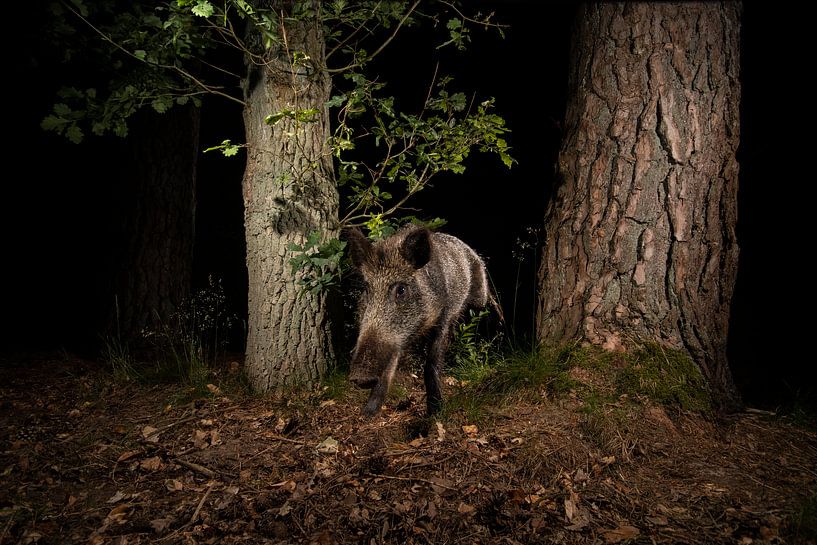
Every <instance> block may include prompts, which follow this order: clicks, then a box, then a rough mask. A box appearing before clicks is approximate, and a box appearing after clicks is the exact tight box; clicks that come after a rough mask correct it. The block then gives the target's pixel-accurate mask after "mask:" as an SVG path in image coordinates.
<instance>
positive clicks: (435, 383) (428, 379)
mask: <svg viewBox="0 0 817 545" xmlns="http://www.w3.org/2000/svg"><path fill="white" fill-rule="evenodd" d="M449 340H450V339H449V336H448V334H447V329H446V330H443V331H440V332H438V333H437V335H436V337H435V338H434V340H433V341H432V342H431V347H430V349H429V351H428V358H427V359H426V362H425V365H424V366H423V379H424V381H425V385H426V407H427V408H428V414H429V416H432V415H435V414H437V413H438V412H440V409H441V408H442V405H443V391H442V381H441V380H440V370H441V369H442V367H443V362H444V361H445V353H446V351H447V350H448V343H449Z"/></svg>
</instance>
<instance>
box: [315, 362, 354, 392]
mask: <svg viewBox="0 0 817 545" xmlns="http://www.w3.org/2000/svg"><path fill="white" fill-rule="evenodd" d="M348 391H349V373H348V371H347V370H345V369H341V368H340V367H339V366H335V367H333V368H332V369H331V370H330V371H329V372H328V373H326V375H325V376H324V377H323V380H322V381H321V397H322V398H323V399H340V398H342V397H343V396H345V395H346V393H347V392H348Z"/></svg>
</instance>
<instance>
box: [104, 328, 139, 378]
mask: <svg viewBox="0 0 817 545" xmlns="http://www.w3.org/2000/svg"><path fill="white" fill-rule="evenodd" d="M103 343H104V346H103V358H104V359H105V362H106V363H107V364H108V366H109V367H110V369H111V373H112V374H113V378H114V380H116V381H119V382H130V381H131V380H134V379H136V378H138V377H139V373H138V372H137V371H136V368H135V367H134V365H133V359H132V357H131V354H130V347H129V346H128V343H127V342H126V341H124V340H122V338H121V337H119V336H118V335H117V336H109V337H105V338H104V339H103Z"/></svg>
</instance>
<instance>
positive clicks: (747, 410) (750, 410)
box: [743, 407, 777, 416]
mask: <svg viewBox="0 0 817 545" xmlns="http://www.w3.org/2000/svg"><path fill="white" fill-rule="evenodd" d="M743 412H745V413H749V414H762V415H764V416H777V411H764V410H763V409H755V408H754V407H746V408H745V409H743Z"/></svg>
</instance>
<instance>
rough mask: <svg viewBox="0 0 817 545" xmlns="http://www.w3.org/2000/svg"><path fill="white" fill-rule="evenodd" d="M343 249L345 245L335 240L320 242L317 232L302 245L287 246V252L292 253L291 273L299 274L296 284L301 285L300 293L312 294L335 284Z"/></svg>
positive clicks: (290, 261) (310, 235) (312, 233)
mask: <svg viewBox="0 0 817 545" xmlns="http://www.w3.org/2000/svg"><path fill="white" fill-rule="evenodd" d="M345 247H346V243H345V242H343V241H341V240H338V239H336V238H332V239H328V240H325V241H323V242H321V233H320V232H318V231H313V232H311V233H310V234H309V236H308V237H307V239H306V241H305V242H304V243H303V244H302V245H301V244H295V243H292V244H290V245H289V250H290V251H291V252H292V253H293V257H291V258H290V260H289V264H290V266H291V267H292V271H293V273H296V274H298V273H300V274H298V283H299V284H300V285H301V289H302V291H301V293H303V292H311V293H314V292H317V291H320V290H323V289H326V288H328V287H330V286H334V285H335V284H337V282H338V280H339V271H340V260H341V259H342V258H343V249H344V248H345Z"/></svg>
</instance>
